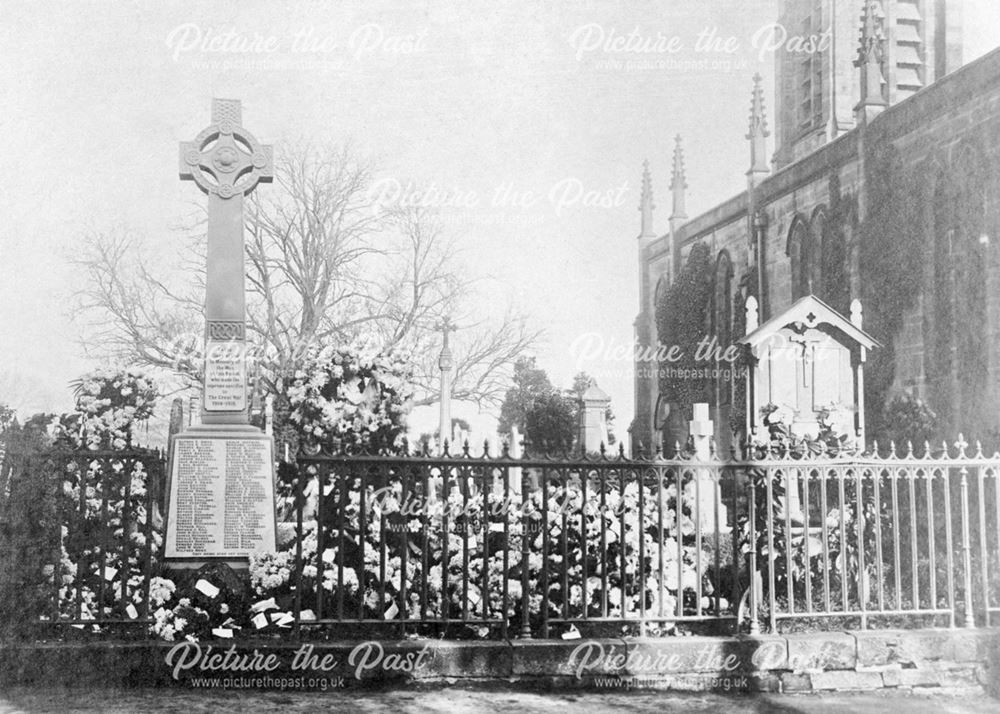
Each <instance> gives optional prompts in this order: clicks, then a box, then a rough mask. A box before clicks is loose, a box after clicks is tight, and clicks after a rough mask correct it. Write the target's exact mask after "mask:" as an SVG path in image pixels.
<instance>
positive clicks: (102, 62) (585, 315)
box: [0, 0, 1000, 431]
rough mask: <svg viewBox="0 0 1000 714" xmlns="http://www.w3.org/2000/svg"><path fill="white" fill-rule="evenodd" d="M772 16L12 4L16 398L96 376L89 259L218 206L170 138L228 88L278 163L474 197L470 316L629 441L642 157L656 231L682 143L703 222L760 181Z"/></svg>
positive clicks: (683, 6)
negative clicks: (90, 342) (309, 150)
mask: <svg viewBox="0 0 1000 714" xmlns="http://www.w3.org/2000/svg"><path fill="white" fill-rule="evenodd" d="M776 4H777V3H776V1H775V0H703V1H698V2H695V0H669V1H668V0H659V1H657V2H653V1H647V0H634V1H632V2H624V1H622V0H619V1H615V0H601V1H599V2H598V1H593V0H591V1H588V0H579V1H574V2H558V1H556V0H548V1H544V0H543V1H541V2H531V3H529V2H521V3H512V2H491V1H489V0H475V1H472V2H465V1H464V0H461V1H460V0H445V1H436V2H430V0H424V1H417V0H413V1H404V0H398V1H396V2H382V3H371V2H336V3H334V2H318V1H305V2H284V3H283V2H274V1H271V2H214V3H211V4H208V3H196V2H193V0H189V1H187V2H179V1H176V0H175V1H172V2H171V1H168V2H158V3H152V2H148V3H136V2H115V3H111V2H93V1H89V0H82V1H81V0H77V1H74V2H72V3H70V2H63V3H44V4H43V3H33V2H12V1H10V0H0V13H2V16H3V22H2V23H0V107H2V114H0V147H2V150H3V154H4V157H5V162H4V163H5V166H6V167H7V169H6V170H5V171H4V172H2V173H0V206H2V209H3V210H2V216H3V220H2V222H0V402H4V401H6V402H9V403H12V405H14V406H16V407H18V408H19V409H20V411H21V412H22V413H24V414H28V413H32V412H34V411H38V410H41V409H47V410H62V409H66V408H68V407H69V406H70V402H71V393H70V390H69V389H68V387H67V383H68V382H69V381H70V380H72V379H73V378H75V377H76V376H78V375H79V374H80V373H81V372H83V371H85V370H86V369H88V368H89V367H91V366H95V365H94V363H92V362H90V361H88V360H87V359H86V358H85V357H84V355H83V350H82V348H81V345H80V342H81V340H84V341H86V340H87V339H88V336H87V334H86V331H85V330H84V328H83V327H82V326H81V324H80V321H79V320H75V319H74V318H73V316H72V315H71V314H70V312H69V309H68V305H69V304H70V302H71V297H72V294H73V292H74V290H77V289H79V288H80V287H82V284H81V275H80V271H79V269H78V268H75V267H74V265H73V259H74V258H75V257H77V256H78V255H79V246H80V245H81V244H82V242H83V239H84V238H85V236H86V235H87V234H89V233H95V232H107V231H112V230H125V231H128V232H129V233H131V234H134V235H136V236H139V237H140V238H141V239H142V245H143V250H145V251H147V252H148V253H147V255H148V257H149V258H151V259H152V260H153V261H156V260H157V259H160V258H162V259H163V260H164V261H168V260H170V259H171V258H172V257H175V256H176V254H177V252H178V251H180V250H181V249H182V244H181V243H182V242H181V241H180V240H179V234H178V231H177V230H176V228H177V226H178V225H179V224H181V223H182V222H183V221H184V220H185V218H186V217H187V216H189V215H190V213H191V210H192V206H193V205H195V204H196V203H197V202H198V201H200V200H202V197H201V194H200V193H199V192H198V191H197V190H196V189H195V187H194V186H192V185H191V184H190V183H189V182H181V181H180V180H179V179H178V176H177V154H178V151H177V145H178V142H180V141H184V140H190V139H192V138H193V137H194V136H195V135H196V134H197V133H198V132H199V131H200V130H201V129H202V128H204V127H205V126H206V125H207V124H208V123H209V111H210V105H211V99H212V97H225V98H236V99H240V100H242V102H243V117H244V125H245V126H246V127H247V129H249V130H250V131H251V132H252V133H253V134H254V135H255V136H256V137H257V139H258V140H260V141H262V142H265V143H273V144H275V145H276V147H277V149H278V150H280V147H281V145H282V143H283V142H295V141H301V140H307V141H312V142H316V143H324V142H327V143H340V142H344V141H350V142H352V143H353V145H354V146H355V147H356V148H357V149H358V150H359V151H361V152H362V153H363V154H365V155H368V156H371V157H373V158H374V159H375V161H376V163H377V165H378V167H379V178H380V179H381V180H383V181H386V182H393V181H395V182H399V183H400V184H406V183H407V182H410V181H412V182H414V183H417V184H421V185H424V186H425V187H426V186H429V185H433V186H434V187H436V188H438V189H439V190H440V192H441V193H442V195H445V196H449V197H451V198H452V199H453V200H452V201H448V203H449V204H456V203H457V204H462V205H458V206H455V205H444V206H441V207H440V214H441V216H442V220H443V221H444V222H445V224H446V225H447V226H448V230H449V232H450V234H451V237H452V238H453V239H454V241H455V244H456V246H457V247H458V249H459V256H458V259H459V260H460V262H461V264H462V265H463V269H464V270H465V271H466V272H467V274H468V275H470V276H471V277H473V278H474V279H476V281H477V282H476V285H477V293H476V295H475V296H474V297H473V301H472V304H471V306H470V307H471V309H472V311H473V312H474V313H476V314H480V315H483V316H484V317H485V318H486V319H489V317H490V316H492V315H497V314H499V313H501V312H502V311H503V308H504V307H505V306H507V305H512V306H514V307H515V308H517V309H520V310H521V311H523V312H524V313H526V314H527V315H528V316H529V318H530V321H531V325H532V326H534V327H537V328H539V329H542V330H544V331H545V335H546V336H545V339H544V341H543V342H542V343H541V344H540V345H539V346H538V349H537V351H536V357H537V361H538V364H539V366H541V367H543V368H544V369H546V370H547V372H548V373H549V375H550V376H551V377H552V379H553V381H554V382H555V383H556V384H557V385H559V386H565V387H568V386H569V385H570V383H571V380H572V376H573V374H575V373H576V372H578V371H580V370H586V371H587V372H589V373H590V374H591V375H593V376H594V377H595V378H596V379H597V381H598V383H599V384H600V386H601V387H602V388H603V389H604V390H605V391H607V392H608V393H609V394H610V395H611V397H612V407H613V409H614V411H615V413H616V415H617V423H618V429H619V431H624V430H625V428H627V426H628V423H629V421H630V420H631V418H632V398H633V397H632V364H631V359H630V357H629V355H630V349H631V343H632V321H633V319H634V317H635V314H636V312H637V309H638V301H639V299H638V287H637V273H638V258H637V251H636V236H637V235H638V232H639V214H638V211H637V208H638V203H639V187H640V176H641V166H642V162H643V160H644V159H648V160H649V163H650V169H651V171H652V176H653V192H654V197H655V202H656V205H657V210H656V211H655V213H654V226H655V228H656V230H657V231H658V232H660V233H663V232H665V231H666V229H667V216H668V215H669V212H670V211H669V193H668V191H667V185H668V183H669V170H670V161H671V154H672V151H673V137H674V136H675V135H678V134H680V135H681V136H683V139H684V147H685V157H686V162H685V163H686V168H687V183H688V186H689V188H688V193H687V208H688V213H689V215H692V216H694V215H697V214H698V213H699V212H701V211H703V210H706V209H708V208H710V207H711V206H713V205H715V204H716V203H718V202H720V201H722V200H725V199H726V198H729V197H730V196H732V195H734V194H736V193H737V192H739V191H740V190H741V189H742V187H743V185H744V180H745V179H744V172H745V169H746V167H747V164H748V148H747V145H746V141H745V140H744V138H743V137H744V134H745V133H746V124H747V115H748V109H749V100H750V86H751V77H752V76H753V74H754V73H755V72H760V73H761V74H762V75H763V76H764V78H765V92H766V94H765V96H766V103H767V107H768V109H769V111H770V110H771V109H772V108H773V106H774V101H773V74H774V71H773V68H774V52H775V51H782V50H773V49H770V48H768V47H765V46H763V43H762V42H761V41H760V37H761V36H762V35H761V34H760V32H761V30H762V28H766V27H767V26H769V25H770V24H771V23H773V22H774V21H775V20H776V10H775V8H776ZM965 33H966V60H970V59H972V58H975V57H977V56H980V55H982V54H984V53H985V52H986V51H988V50H990V49H993V48H994V47H996V46H997V45H1000V8H998V7H997V6H996V3H993V2H990V0H966V7H965ZM772 148H773V147H772ZM385 185H391V183H390V184H385ZM266 188H267V187H266V186H265V187H263V190H266ZM459 339H460V336H459ZM584 344H586V345H587V348H586V349H584V348H583V345H584ZM623 355H624V358H622V356H623ZM456 415H460V416H466V417H467V418H469V417H472V418H473V420H474V421H477V420H478V421H479V422H480V423H486V421H488V419H487V417H485V416H484V417H477V416H476V415H475V414H474V413H473V412H471V411H470V410H469V409H457V410H456ZM483 420H486V421H483Z"/></svg>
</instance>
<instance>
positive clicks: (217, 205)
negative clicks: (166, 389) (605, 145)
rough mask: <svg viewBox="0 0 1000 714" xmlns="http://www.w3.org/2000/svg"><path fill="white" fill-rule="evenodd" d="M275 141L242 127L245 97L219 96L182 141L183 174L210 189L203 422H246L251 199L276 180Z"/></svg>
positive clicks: (181, 174) (205, 190)
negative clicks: (247, 217) (246, 234)
mask: <svg viewBox="0 0 1000 714" xmlns="http://www.w3.org/2000/svg"><path fill="white" fill-rule="evenodd" d="M272 163H273V162H272V155H271V147H270V146H263V145H261V144H259V143H258V142H257V140H256V139H255V138H254V137H253V135H252V134H250V133H249V132H248V131H247V130H246V129H244V128H243V126H242V108H241V106H240V102H239V101H236V100H232V99H215V100H213V102H212V123H211V124H210V125H209V126H208V127H207V128H205V129H204V130H202V131H201V132H200V133H199V134H198V136H197V137H195V139H194V141H188V142H182V143H181V146H180V176H181V179H183V180H189V181H194V182H195V184H196V185H197V186H198V188H200V189H201V190H202V191H203V192H204V193H206V194H207V195H208V227H207V240H208V247H207V251H206V254H207V262H206V267H205V379H204V389H203V391H202V422H203V423H205V424H236V425H241V424H246V423H247V422H248V413H247V405H248V399H247V384H246V382H247V365H246V287H245V273H246V270H245V265H244V256H243V253H244V246H243V197H244V196H245V195H246V194H249V193H250V192H251V191H253V189H254V188H255V187H256V185H257V184H258V183H262V182H263V183H267V182H270V181H271V179H272Z"/></svg>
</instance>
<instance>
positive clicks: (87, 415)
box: [76, 368, 158, 450]
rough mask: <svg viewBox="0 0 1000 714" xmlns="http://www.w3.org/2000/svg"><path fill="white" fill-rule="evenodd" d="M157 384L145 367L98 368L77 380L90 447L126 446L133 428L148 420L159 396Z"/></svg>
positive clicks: (78, 400) (78, 408)
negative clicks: (145, 371)
mask: <svg viewBox="0 0 1000 714" xmlns="http://www.w3.org/2000/svg"><path fill="white" fill-rule="evenodd" d="M157 396H158V394H157V391H156V385H155V384H154V382H153V380H152V379H150V378H149V377H147V376H146V375H145V374H144V373H143V372H142V371H141V370H138V369H133V368H128V369H123V370H119V371H115V370H111V369H98V370H95V371H93V372H91V373H89V374H85V375H84V376H83V377H81V378H80V379H79V380H77V382H76V413H77V414H78V415H79V417H80V421H81V424H80V426H81V428H82V435H83V436H82V438H83V440H84V442H85V443H86V446H87V447H88V448H90V449H95V450H96V449H117V450H120V449H124V448H127V447H128V446H131V444H132V427H133V426H134V425H135V423H136V422H137V421H144V420H145V419H148V418H149V417H150V416H151V415H152V413H153V407H154V406H155V405H156V399H157Z"/></svg>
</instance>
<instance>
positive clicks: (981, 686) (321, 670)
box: [0, 630, 1000, 696]
mask: <svg viewBox="0 0 1000 714" xmlns="http://www.w3.org/2000/svg"><path fill="white" fill-rule="evenodd" d="M998 667H1000V631H998V630H912V631H910V630H907V631H900V630H880V631H865V632H853V633H846V632H845V633H836V632H833V633H813V634H792V635H769V636H760V637H731V638H726V637H669V638H655V639H654V638H616V639H578V640H563V641H559V640H554V641H553V640H510V641H507V642H456V641H441V640H406V641H379V642H375V641H368V642H327V643H301V644H300V643H292V642H282V641H276V640H271V641H264V640H262V641H260V642H257V643H254V642H241V643H240V644H239V645H229V644H227V643H225V642H215V643H211V644H209V643H201V644H195V643H188V642H179V643H148V644H147V643H131V644H128V643H118V644H114V643H107V642H95V643H76V644H69V643H63V644H35V645H23V646H15V647H3V648H2V649H0V684H11V683H15V682H16V683H32V682H35V683H42V682H44V683H45V684H46V685H47V686H52V685H54V684H58V683H67V684H83V683H87V684H90V683H95V682H96V683H100V684H103V685H106V686H125V687H128V686H184V687H191V686H211V685H207V684H206V683H205V681H206V680H212V679H221V680H224V681H223V683H222V688H244V689H245V688H263V689H280V688H306V689H316V690H324V691H325V690H327V689H329V688H331V687H336V688H349V687H358V686H378V685H390V684H408V685H417V684H439V685H440V684H454V683H457V682H461V681H467V682H473V681H495V682H504V683H506V684H508V685H511V686H515V687H533V686H545V687H552V686H555V687H560V688H576V687H579V688H584V689H598V690H608V689H610V690H620V689H638V688H657V689H673V690H694V691H707V690H714V691H721V692H739V691H759V692H778V693H780V692H811V691H855V690H875V689H902V690H906V689H915V688H934V689H936V690H938V691H948V692H952V693H962V694H982V693H983V692H984V691H988V692H990V693H992V694H993V695H994V696H996V695H998V694H1000V677H998V676H997V675H998V672H1000V670H998ZM227 679H228V680H229V685H228V686H227V685H226V682H225V680H227ZM250 680H257V681H258V682H259V683H258V684H256V685H254V684H250V683H249V682H250ZM237 681H238V682H239V684H236V682H237ZM282 683H284V684H282Z"/></svg>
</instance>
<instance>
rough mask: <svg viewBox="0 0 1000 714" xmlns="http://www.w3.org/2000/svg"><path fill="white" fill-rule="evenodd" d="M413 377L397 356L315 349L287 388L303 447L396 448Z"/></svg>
mask: <svg viewBox="0 0 1000 714" xmlns="http://www.w3.org/2000/svg"><path fill="white" fill-rule="evenodd" d="M411 376H412V375H411V370H410V368H409V367H408V366H407V364H406V363H405V362H404V361H403V359H402V358H400V357H398V356H395V355H393V354H383V353H378V352H375V351H372V350H370V349H342V348H335V347H326V348H323V349H320V350H314V351H312V352H310V353H309V354H308V355H307V356H306V358H305V360H304V361H303V363H302V365H301V366H300V368H299V369H298V370H296V372H295V373H294V377H293V379H292V382H291V384H290V385H289V386H288V389H287V394H288V400H289V404H290V407H291V413H290V415H289V419H290V421H291V422H292V424H293V425H294V426H295V428H296V429H297V430H298V432H299V435H300V439H301V442H302V446H304V447H306V448H318V447H321V446H327V447H330V446H333V447H339V448H340V449H342V450H343V451H344V452H345V453H358V452H360V451H373V452H376V451H380V450H396V449H397V448H398V447H399V446H400V442H401V440H402V438H403V435H404V433H405V427H406V422H405V418H406V414H407V413H408V412H409V409H410V399H411V397H412V395H413V386H412V382H411Z"/></svg>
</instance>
